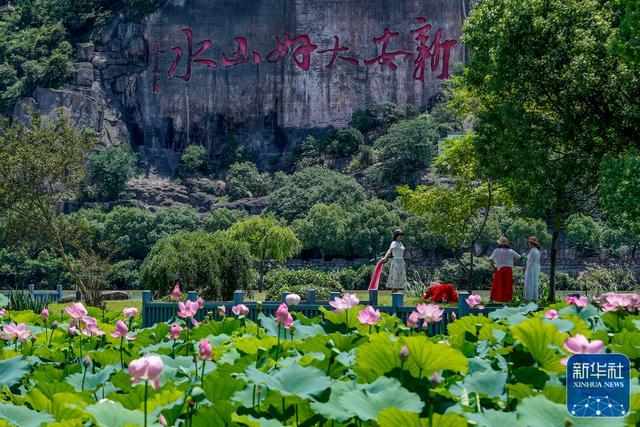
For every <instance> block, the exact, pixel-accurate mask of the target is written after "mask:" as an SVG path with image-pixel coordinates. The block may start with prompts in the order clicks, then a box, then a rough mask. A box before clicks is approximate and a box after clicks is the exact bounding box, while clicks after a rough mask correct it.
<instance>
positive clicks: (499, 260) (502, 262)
mask: <svg viewBox="0 0 640 427" xmlns="http://www.w3.org/2000/svg"><path fill="white" fill-rule="evenodd" d="M491 259H492V260H493V262H495V263H496V268H497V269H500V268H502V267H511V268H513V260H514V259H520V255H518V253H517V252H516V251H514V250H513V249H510V248H509V249H507V248H496V249H494V250H493V253H492V254H491Z"/></svg>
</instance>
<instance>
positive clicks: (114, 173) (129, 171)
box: [87, 143, 136, 200]
mask: <svg viewBox="0 0 640 427" xmlns="http://www.w3.org/2000/svg"><path fill="white" fill-rule="evenodd" d="M135 171H136V155H135V154H134V153H133V152H132V151H131V146H130V145H129V144H127V143H122V144H112V145H108V146H106V147H105V148H103V149H101V150H99V151H96V152H94V153H91V154H90V155H89V170H88V172H87V176H88V178H89V185H91V186H92V188H93V189H94V191H95V197H96V199H97V200H114V199H117V198H118V196H119V195H120V193H122V191H123V190H124V188H125V185H126V183H127V181H128V180H129V179H131V178H133V176H134V174H135Z"/></svg>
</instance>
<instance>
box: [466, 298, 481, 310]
mask: <svg viewBox="0 0 640 427" xmlns="http://www.w3.org/2000/svg"><path fill="white" fill-rule="evenodd" d="M465 301H467V304H469V307H475V306H476V305H478V304H480V302H482V297H481V296H480V295H469V296H468V297H467V299H466V300H465Z"/></svg>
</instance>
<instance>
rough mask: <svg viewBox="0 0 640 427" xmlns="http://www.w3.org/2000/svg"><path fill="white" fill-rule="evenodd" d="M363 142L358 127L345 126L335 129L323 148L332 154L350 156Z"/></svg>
mask: <svg viewBox="0 0 640 427" xmlns="http://www.w3.org/2000/svg"><path fill="white" fill-rule="evenodd" d="M363 144H364V137H363V136H362V133H360V131H359V130H358V129H354V128H345V129H339V130H338V131H336V133H335V134H334V135H333V137H332V138H331V140H330V141H329V144H328V145H327V147H326V148H325V150H326V151H327V153H329V154H331V155H334V156H350V155H352V154H355V153H356V152H357V151H358V148H359V147H360V146H361V145H363Z"/></svg>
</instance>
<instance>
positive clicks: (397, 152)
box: [365, 116, 438, 195]
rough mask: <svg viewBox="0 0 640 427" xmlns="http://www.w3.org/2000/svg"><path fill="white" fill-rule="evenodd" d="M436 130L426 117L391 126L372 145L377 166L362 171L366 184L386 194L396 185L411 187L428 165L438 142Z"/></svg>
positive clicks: (393, 190) (434, 125)
mask: <svg viewBox="0 0 640 427" xmlns="http://www.w3.org/2000/svg"><path fill="white" fill-rule="evenodd" d="M436 127H437V126H436V124H435V123H434V122H433V121H432V120H431V119H430V118H429V117H428V116H419V117H417V118H415V119H411V120H403V121H401V122H399V123H396V124H394V125H392V126H391V128H390V129H389V132H388V133H387V134H386V135H383V136H381V137H380V138H378V139H377V140H376V142H375V144H374V149H375V150H376V158H377V161H378V163H377V164H374V165H373V166H371V167H370V168H368V169H367V170H366V171H365V180H366V183H367V184H368V185H369V186H371V187H372V188H374V189H375V190H376V191H378V192H379V193H381V194H387V195H388V194H389V193H393V192H395V187H396V186H398V185H408V186H410V187H414V186H415V184H416V183H417V182H418V180H419V178H420V174H421V173H422V172H423V171H424V170H425V169H426V168H428V167H429V166H430V165H431V160H432V159H433V155H434V144H435V142H436V141H437V139H438V133H437V130H436Z"/></svg>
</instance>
